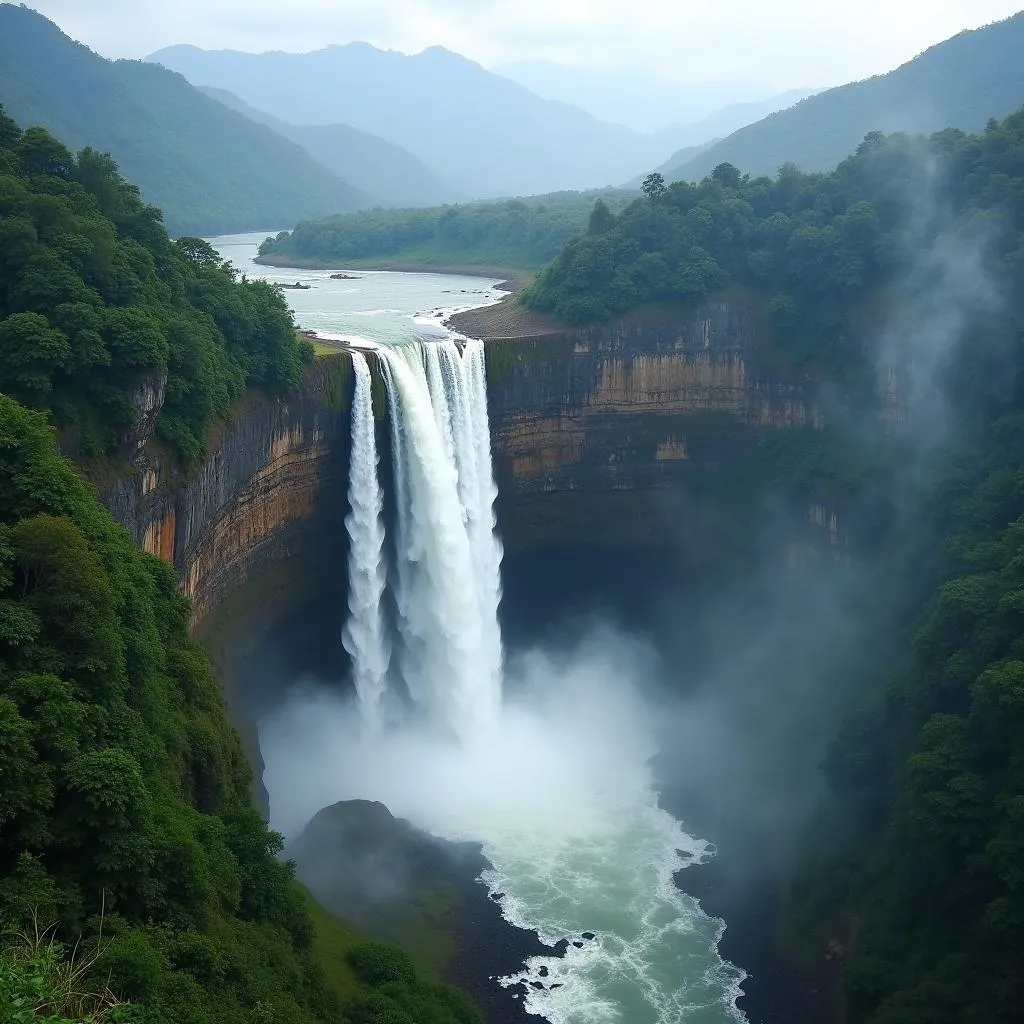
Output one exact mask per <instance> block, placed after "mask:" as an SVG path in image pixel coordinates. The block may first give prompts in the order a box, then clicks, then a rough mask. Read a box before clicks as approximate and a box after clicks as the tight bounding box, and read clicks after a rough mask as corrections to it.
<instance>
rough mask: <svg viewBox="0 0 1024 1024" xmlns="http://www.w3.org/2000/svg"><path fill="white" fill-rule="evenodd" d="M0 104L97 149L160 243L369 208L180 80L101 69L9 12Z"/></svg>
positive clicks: (48, 25) (39, 23)
mask: <svg viewBox="0 0 1024 1024" xmlns="http://www.w3.org/2000/svg"><path fill="white" fill-rule="evenodd" d="M0 104H3V106H4V107H5V108H6V110H7V112H8V114H9V115H10V116H11V117H13V118H14V119H15V120H16V121H18V122H20V123H21V124H22V125H23V126H27V125H31V124H38V125H42V126H43V127H45V128H47V129H48V130H49V131H51V132H52V133H53V134H54V135H56V136H57V137H58V138H60V139H61V141H63V142H64V143H65V144H67V145H68V146H70V147H72V148H76V149H77V148H79V147H82V146H85V145H91V146H93V147H94V148H96V149H100V150H105V151H108V152H109V153H110V154H111V155H112V156H113V157H114V159H115V160H116V161H117V162H118V164H119V166H120V168H121V171H122V173H123V174H124V175H125V176H126V177H129V178H131V179H133V180H134V181H135V182H137V183H138V185H139V186H140V187H141V189H142V194H143V196H144V197H145V199H146V200H147V202H150V203H153V204H155V205H157V206H159V207H161V208H162V209H163V210H164V214H165V218H166V223H167V227H168V229H169V230H170V231H171V233H172V234H213V233H217V232H227V231H245V230H258V229H263V228H267V229H271V228H279V227H283V226H286V225H291V224H294V223H295V222H296V221H297V220H300V219H305V218H309V217H317V216H323V215H326V214H330V213H338V212H343V211H347V210H355V209H359V208H362V207H366V206H369V205H372V203H373V200H371V199H370V198H368V197H367V196H365V195H364V194H363V193H361V192H359V191H358V190H357V189H355V188H353V187H352V186H351V185H349V184H347V183H346V182H344V181H342V180H341V178H339V177H338V176H337V175H334V174H332V173H331V172H330V171H328V170H327V169H325V168H324V167H323V166H321V165H320V164H319V163H317V162H316V161H315V160H313V158H312V157H310V156H309V154H308V153H306V152H305V150H303V149H302V148H301V147H300V146H298V145H296V144H295V143H294V142H291V141H289V140H288V139H285V138H282V137H281V136H280V135H278V134H276V133H275V132H273V131H271V129H269V128H267V127H266V126H265V125H260V124H254V123H253V122H252V121H250V120H249V119H248V118H246V117H243V116H242V115H241V114H239V113H237V112H235V111H233V110H228V109H226V108H225V107H224V106H223V104H221V103H218V102H217V101H216V100H213V99H211V98H210V97H209V96H205V95H203V93H201V92H199V90H198V89H194V88H193V87H192V86H190V85H189V84H188V82H187V81H185V79H184V78H182V77H181V76H180V75H177V74H174V73H173V72H170V71H167V70H165V69H164V68H160V67H157V66H155V65H153V64H145V63H141V62H138V61H121V60H119V61H108V60H105V59H104V58H102V57H100V56H99V55H98V54H96V53H93V52H92V51H91V50H90V49H88V48H87V47H85V46H82V45H81V44H80V43H76V42H74V41H73V40H71V39H69V38H68V37H67V36H66V35H64V34H63V33H62V32H61V31H60V29H59V28H58V27H57V26H56V25H54V24H53V23H52V22H50V21H48V20H47V19H46V18H44V17H43V16H42V15H40V14H37V13H36V12H35V11H32V10H29V9H28V8H25V7H15V6H14V5H13V4H0Z"/></svg>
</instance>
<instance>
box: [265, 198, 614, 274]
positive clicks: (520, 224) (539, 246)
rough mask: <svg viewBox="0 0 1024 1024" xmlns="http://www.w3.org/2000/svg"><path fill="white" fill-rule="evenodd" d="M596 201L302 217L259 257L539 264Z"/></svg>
mask: <svg viewBox="0 0 1024 1024" xmlns="http://www.w3.org/2000/svg"><path fill="white" fill-rule="evenodd" d="M631 195H632V193H627V192H620V191H614V190H608V191H607V192H606V193H605V194H604V198H603V199H601V200H599V202H601V204H602V206H609V207H611V208H612V209H617V208H619V207H621V206H622V205H623V203H624V202H626V201H627V199H628V198H629V197H630V196H631ZM593 205H594V196H593V194H592V193H591V194H588V193H579V192H560V193H554V194H552V195H549V196H539V197H535V198H533V199H509V200H505V201H503V202H497V203H466V204H461V205H454V206H440V207H435V208H433V209H427V210H380V209H377V210H371V211H368V212H366V213H354V214H345V215H342V216H337V217H327V218H325V219H324V220H317V221H306V222H303V223H301V224H299V225H298V226H297V227H296V228H295V229H294V230H292V231H285V232H282V233H281V234H280V235H278V236H277V237H276V238H268V239H267V240H266V241H265V242H264V243H263V245H262V246H260V255H261V256H265V257H267V258H268V259H270V260H281V261H282V262H287V260H288V259H297V260H299V261H304V260H305V261H312V262H319V263H328V264H329V263H338V262H346V261H354V260H367V261H378V262H399V263H408V264H416V265H419V266H427V267H429V266H443V265H457V266H467V267H468V266H472V265H474V264H477V265H480V266H489V267H510V268H515V269H522V270H535V269H536V268H537V267H540V266H542V265H543V264H544V263H547V262H548V261H549V260H551V259H553V258H554V257H555V256H556V255H557V254H558V252H559V250H560V249H561V248H562V245H563V244H564V243H565V240H566V239H567V238H568V237H569V236H570V235H572V234H574V233H576V232H578V231H582V230H583V229H584V228H585V227H586V225H587V220H588V217H589V216H590V214H591V208H592V207H593Z"/></svg>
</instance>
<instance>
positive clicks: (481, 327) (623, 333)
mask: <svg viewBox="0 0 1024 1024" xmlns="http://www.w3.org/2000/svg"><path fill="white" fill-rule="evenodd" d="M484 312H485V311H480V313H484ZM495 321H496V322H497V323H499V324H500V325H501V326H502V327H503V328H506V329H507V327H508V324H507V321H506V320H505V318H504V317H503V316H502V315H500V314H498V315H496V317H495ZM453 326H455V327H456V328H458V329H463V330H467V332H468V331H470V330H475V332H476V333H478V334H485V335H486V333H487V326H488V325H487V322H486V320H485V319H484V318H483V317H482V316H481V315H480V314H479V313H478V314H477V315H476V316H474V317H471V318H470V317H466V318H459V317H456V318H454V322H453ZM763 337H764V329H763V326H762V324H761V322H760V316H759V312H758V310H757V308H756V306H755V305H754V304H753V303H751V302H749V301H744V300H743V299H739V298H719V299H717V300H714V301H709V302H707V303H704V304H703V305H701V306H699V307H697V308H694V309H679V308H671V307H669V308H659V309H649V310H645V311H642V312H639V313H635V314H631V315H629V316H626V317H621V318H619V319H617V320H614V321H612V322H610V323H608V324H599V325H596V326H591V327H581V328H575V329H562V330H551V329H547V330H544V329H539V330H538V329H535V330H534V331H533V332H532V336H530V337H523V338H515V337H501V336H493V337H490V338H489V339H488V348H487V353H488V382H489V389H490V411H491V428H492V437H493V450H494V458H495V472H496V476H497V478H498V484H499V492H500V495H501V498H500V502H501V506H500V510H499V511H500V520H501V525H502V534H503V538H504V540H505V543H506V546H507V547H508V549H509V550H511V551H516V550H519V549H530V548H536V547H543V546H546V545H557V544H562V543H573V542H578V541H579V539H580V538H581V537H585V538H587V539H588V540H589V541H591V542H593V543H596V544H614V545H618V546H631V545H637V544H646V545H655V546H657V545H660V544H662V543H663V542H664V537H665V533H666V530H673V531H675V530H678V529H679V527H680V522H679V518H680V506H679V501H678V499H679V497H680V496H685V495H686V494H687V492H688V491H689V492H691V493H692V494H696V493H698V492H699V491H701V490H703V489H706V485H707V484H708V482H709V477H713V476H714V475H715V474H717V473H719V471H720V470H722V469H723V468H727V467H729V466H730V465H732V464H734V463H735V461H736V459H737V458H738V457H739V456H740V455H741V454H742V452H744V451H745V450H749V449H750V448H751V446H754V445H756V444H757V443H758V441H759V439H760V438H761V437H763V435H764V434H765V432H766V431H774V430H779V429H788V428H794V427H807V428H811V429H820V428H822V427H823V426H824V423H825V412H824V406H823V403H822V401H821V399H820V397H819V394H818V389H817V387H816V386H815V384H814V382H813V381H811V380H810V379H808V378H801V377H797V376H795V375H793V374H790V375H788V376H787V375H786V374H784V373H780V372H779V371H777V370H776V371H775V372H770V371H769V370H768V369H767V368H766V360H765V359H764V357H763V356H762V355H761V354H760V352H761V348H762V342H763ZM828 514H829V513H828V512H827V511H826V515H828ZM819 519H820V513H814V512H812V511H811V508H810V506H808V508H807V520H808V523H811V524H814V525H819V526H820V525H821V524H820V523H819V521H818V520H819ZM834 536H835V538H836V539H835V543H837V544H838V543H841V537H840V530H839V527H838V525H837V526H836V528H835V531H834Z"/></svg>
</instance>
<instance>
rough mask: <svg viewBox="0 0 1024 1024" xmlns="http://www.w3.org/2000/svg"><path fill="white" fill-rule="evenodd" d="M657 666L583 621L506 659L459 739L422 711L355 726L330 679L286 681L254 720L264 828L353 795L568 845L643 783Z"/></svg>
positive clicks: (289, 827)
mask: <svg viewBox="0 0 1024 1024" xmlns="http://www.w3.org/2000/svg"><path fill="white" fill-rule="evenodd" d="M657 671H658V658H657V655H656V654H655V652H654V651H653V649H652V648H651V647H650V646H649V645H648V644H646V643H645V642H643V641H641V640H638V639H635V638H632V637H629V636H627V635H625V634H623V633H621V632H619V631H617V630H616V629H614V628H612V627H609V626H606V625H602V626H596V625H595V626H594V627H593V630H592V631H591V632H590V633H589V634H588V636H587V637H586V639H585V640H584V642H583V643H581V644H579V645H573V646H571V647H566V648H563V649H556V648H534V649H531V650H529V651H525V652H523V653H520V654H518V655H515V656H514V657H513V658H512V659H511V660H510V663H509V665H508V667H507V671H506V681H505V687H506V694H507V696H506V699H505V702H504V706H503V708H502V711H501V717H500V719H499V720H498V722H497V724H496V727H495V728H493V729H489V730H487V731H484V732H481V733H479V734H478V735H477V736H475V737H473V738H471V739H470V740H469V741H463V742H460V741H458V740H456V739H455V738H454V737H453V736H451V735H450V734H448V733H446V732H444V731H442V730H438V729H436V728H435V727H433V726H432V725H431V724H430V723H429V722H426V721H420V722H419V723H417V721H416V720H412V721H407V722H406V723H405V724H401V725H397V726H393V727H390V728H388V729H386V730H381V731H373V730H368V729H367V728H366V727H365V723H364V721H363V719H362V717H361V714H360V710H359V707H358V704H357V702H356V701H354V700H353V699H352V698H351V696H350V695H348V694H347V693H346V692H345V690H344V689H343V688H342V686H341V685H340V684H339V685H338V686H337V687H336V688H326V687H324V686H323V685H322V684H313V683H310V682H308V681H307V682H305V683H303V682H299V683H298V684H297V685H296V686H295V687H294V688H293V689H292V690H291V692H290V693H289V695H288V697H287V698H286V700H285V703H284V705H283V706H282V707H281V708H280V709H279V710H278V711H276V712H275V713H274V714H272V715H271V716H270V717H268V718H267V719H266V720H265V721H264V722H263V723H262V725H261V728H260V746H261V749H262V751H263V756H264V759H265V762H266V772H265V774H264V779H265V782H266V785H267V788H268V790H269V792H270V818H271V824H272V825H273V827H274V828H276V829H278V830H279V831H280V832H281V833H282V834H283V835H285V836H286V837H287V838H294V837H295V836H296V835H298V834H299V833H300V832H301V830H302V828H303V827H304V826H305V824H306V822H308V821H309V819H310V818H311V817H312V816H313V815H314V814H315V813H316V812H317V811H318V810H319V809H320V808H322V807H325V806H327V805H328V804H331V803H334V802H336V801H338V800H346V799H353V798H364V799H371V800H379V801H381V802H382V803H384V804H386V805H387V807H388V808H389V809H390V810H391V811H392V812H393V813H394V814H396V815H398V816H400V817H404V818H408V819H409V820H410V821H412V822H413V823H415V824H417V825H419V826H420V827H422V828H424V829H426V830H428V831H431V832H434V833H436V834H439V835H444V836H446V837H447V838H453V839H482V838H483V836H484V835H485V834H486V833H487V831H488V830H489V829H493V828H495V827H497V828H520V827H522V826H523V825H524V824H526V823H529V826H528V827H530V828H538V829H542V830H544V831H545V832H549V831H550V830H551V829H557V830H559V831H561V832H562V833H564V838H565V839H566V840H567V841H568V840H569V839H571V838H572V837H573V836H576V835H580V834H584V833H587V832H588V831H590V830H593V829H595V828H600V827H602V825H603V823H604V822H605V821H606V818H605V814H606V812H607V809H608V807H609V803H610V804H611V805H614V806H618V805H621V804H627V803H629V802H630V801H633V800H635V799H636V797H637V795H638V794H639V793H642V792H646V790H647V789H648V787H649V786H650V769H649V768H648V766H647V765H648V761H649V760H650V758H651V757H653V755H654V754H655V753H656V751H657V748H656V743H655V731H656V730H655V709H654V706H653V702H652V699H651V684H650V680H651V679H652V678H654V677H655V676H656V673H657Z"/></svg>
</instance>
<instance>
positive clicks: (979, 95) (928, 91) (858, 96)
mask: <svg viewBox="0 0 1024 1024" xmlns="http://www.w3.org/2000/svg"><path fill="white" fill-rule="evenodd" d="M1022 54H1024V12H1022V13H1020V14H1016V15H1014V16H1013V17H1012V18H1007V19H1006V20H1005V21H1000V22H996V23H995V24H992V25H987V26H986V27H984V28H979V29H974V30H972V31H968V32H961V33H960V34H959V35H957V36H954V37H953V38H952V39H947V40H946V41H945V42H943V43H939V44H937V45H936V46H933V47H931V48H930V49H928V50H926V51H925V52H924V53H922V54H921V55H920V56H918V57H916V58H915V59H914V60H911V61H908V62H907V63H906V64H903V65H901V66H900V67H898V68H896V70H895V71H890V72H889V73H888V74H885V75H876V76H875V77H874V78H868V79H865V80H864V81H861V82H853V83H851V84H850V85H843V86H839V87H838V88H836V89H829V90H827V91H826V92H822V93H818V94H817V95H815V96H811V97H809V98H808V99H805V100H802V101H801V102H800V103H798V104H797V105H796V106H794V107H790V108H789V109H788V110H783V111H780V112H779V113H776V114H772V115H771V116H770V117H766V118H764V119H763V120H761V121H758V122H757V123H756V124H752V125H748V126H747V127H745V128H741V129H740V130H739V131H737V132H734V133H733V134H732V135H730V136H729V137H728V138H726V139H723V140H722V141H721V142H719V143H717V144H716V145H714V146H712V147H710V148H709V149H707V150H706V151H705V152H703V153H701V154H700V155H699V156H697V157H696V158H694V159H691V160H689V161H685V162H683V163H681V164H680V163H676V162H675V161H674V158H673V160H670V161H669V164H673V165H674V166H675V171H674V174H675V177H677V178H687V179H690V180H696V179H699V178H702V177H704V175H706V174H708V173H709V172H710V171H712V170H713V169H714V168H715V167H716V166H717V165H718V164H720V163H723V162H727V163H731V164H734V165H735V166H737V167H738V168H740V170H742V171H748V172H750V173H751V174H774V173H775V172H776V170H778V168H779V167H780V166H781V165H782V164H784V163H786V162H787V161H788V162H792V163H794V164H796V165H797V166H798V167H800V168H801V169H802V170H805V171H824V170H827V169H829V168H831V167H834V166H835V165H836V164H837V163H839V161H840V160H842V159H843V158H844V157H845V156H846V155H847V154H848V153H850V152H851V151H853V150H855V149H856V148H857V146H858V144H859V143H860V141H861V140H862V139H863V138H864V136H865V135H867V134H868V133H869V132H873V131H881V132H896V131H903V132H911V133H930V132H934V131H938V130H940V129H942V128H947V127H954V128H962V129H964V130H965V131H977V130H979V129H980V128H982V127H984V125H985V123H986V122H987V121H988V120H989V119H990V118H1000V117H1005V116H1006V115H1007V114H1009V113H1011V112H1012V111H1013V110H1015V109H1016V108H1017V107H1019V106H1020V105H1021V104H1022V103H1024V60H1021V55H1022Z"/></svg>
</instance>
